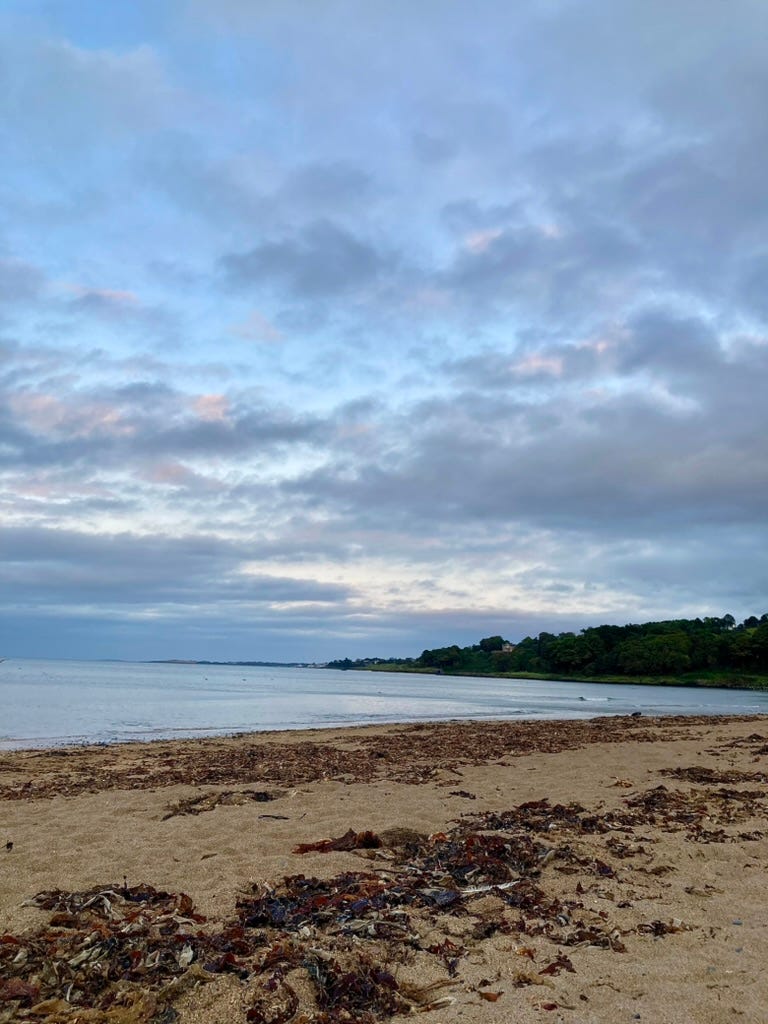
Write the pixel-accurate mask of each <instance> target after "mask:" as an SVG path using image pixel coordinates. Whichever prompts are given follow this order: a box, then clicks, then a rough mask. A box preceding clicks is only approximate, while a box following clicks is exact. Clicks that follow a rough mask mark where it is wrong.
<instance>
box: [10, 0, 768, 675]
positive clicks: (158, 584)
mask: <svg viewBox="0 0 768 1024" xmlns="http://www.w3.org/2000/svg"><path fill="white" fill-rule="evenodd" d="M767 103H768V5H767V4H766V3H765V0H731V3H729V4H725V3H721V2H719V0H676V2H675V3H672V4H670V3H669V2H668V0H622V2H621V3H616V2H615V0H518V2H515V3H512V4H510V3H503V2H501V0H476V2H475V3H473V4H471V5H470V4H467V3H464V2H460V0H440V2H436V0H434V2H433V0H419V2H417V3H414V2H413V0H386V2H384V0H381V2H370V3H363V4H361V3H359V2H357V0H304V2H300V0H259V2H258V3H254V2H252V0H215V2H213V0H159V2H158V0H110V2H109V3H105V2H104V0H50V2H44V0H5V2H4V3H3V5H2V12H1V13H0V124H2V136H1V137H2V161H1V162H0V655H5V656H28V657H34V656H48V657H117V658H130V657H136V658H164V657H189V658H218V659H244V658H252V659H278V660H315V659H317V660H322V659H326V658H329V657H341V656H344V655H349V656H352V657H357V656H365V655H382V656H388V655H397V654H418V653H419V652H420V651H421V649H422V648H423V647H433V646H437V645H441V644H444V643H452V642H459V643H462V644H463V643H470V642H474V641H476V640H477V639H478V638H479V637H481V636H486V635H489V634H493V633H498V632H500V633H502V634H503V635H504V636H506V637H508V638H510V639H513V640H514V639H518V638H520V637H521V636H522V635H525V634H526V633H529V632H538V631H539V630H541V629H550V630H554V631H558V630H560V629H566V628H574V627H576V628H578V627H580V626H584V625H588V624H595V623H598V622H627V621H632V620H635V621H637V620H644V619H648V618H656V617H669V616H682V615H685V616H689V615H690V616H695V615H704V614H718V615H721V614H724V613H726V612H730V613H732V614H734V615H735V616H736V617H737V618H741V617H743V616H745V615H747V614H752V613H757V614H761V613H762V612H764V611H766V610H767V609H768V560H767V558H766V550H767V549H768V543H767V542H768V537H767V534H768V529H767V528H766V519H767V518H768V517H767V516H766V510H767V509H768V326H767V324H766V318H767V317H768V175H766V165H767V164H768V120H767V119H766V107H767Z"/></svg>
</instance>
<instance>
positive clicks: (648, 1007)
mask: <svg viewBox="0 0 768 1024" xmlns="http://www.w3.org/2000/svg"><path fill="white" fill-rule="evenodd" d="M766 777H768V718H765V717H754V716H751V717H748V718H747V717H745V718H657V719H644V718H639V719H634V718H603V719H594V720H592V721H590V722H560V723H552V722H527V723H526V722H523V723H510V722H504V723H486V722H483V723H441V724H436V725H417V726H390V727H375V728H374V727H363V728H357V729H346V730H315V731H306V732H296V733H268V734H257V735H249V736H238V737H232V738H215V739H209V740H190V741H168V742H166V741H160V742H156V743H151V744H126V745H118V746H97V747H82V748H71V749H64V750H45V751H39V750H34V751H17V752H7V753H4V754H2V755H0V935H1V936H3V937H4V944H3V943H0V1021H5V1020H16V1019H18V1020H22V1019H31V1020H51V1021H59V1020H61V1021H66V1020H69V1021H71V1022H72V1024H75V1022H76V1021H81V1020H82V1021H105V1022H106V1021H112V1022H114V1024H120V1022H122V1021H126V1022H129V1021H130V1022H135V1024H141V1022H143V1021H149V1020H152V1019H153V1018H154V1019H156V1020H158V1021H159V1020H163V1021H170V1020H173V1019H178V1020H179V1021H180V1022H181V1024H184V1022H190V1024H192V1022H203V1021H210V1022H213V1024H216V1022H222V1024H223V1022H225V1021H226V1022H229V1021H238V1020H239V1021H245V1020H246V1016H247V1013H248V1011H249V1009H250V1011H251V1019H252V1020H255V1021H257V1022H258V1021H265V1022H269V1024H278V1022H279V1021H281V1020H283V1019H285V1020H287V1019H292V1020H294V1021H303V1022H309V1021H312V1020H323V1019H325V1020H328V1021H341V1020H345V1019H346V1020H365V1019H366V1017H365V1014H366V1013H368V1012H370V1013H372V1016H371V1017H370V1019H371V1020H387V1019H395V1020H397V1019H404V1013H405V1011H406V1010H407V1009H408V1007H409V1006H411V1007H413V1008H414V1009H418V1010H422V1009H423V1006H424V1005H425V1004H426V1005H429V1004H430V1002H432V1003H437V1005H436V1006H435V1007H434V1008H433V1009H428V1010H426V1011H424V1016H423V1018H422V1019H423V1020H424V1021H425V1024H427V1022H430V1021H433V1022H435V1024H449V1022H457V1021H462V1022H463V1024H475V1022H478V1024H479V1022H480V1021H483V1022H488V1024H492V1022H500V1021H520V1022H529V1021H541V1020H545V1021H566V1022H574V1024H575V1022H601V1024H602V1022H606V1021H610V1022H612V1024H613V1022H621V1021H628V1022H629V1021H634V1020H640V1021H654V1022H656V1024H663V1022H669V1024H679V1022H682V1021H696V1022H699V1024H710V1022H711V1024H715V1022H717V1024H719V1022H723V1021H728V1020H739V1021H745V1022H752V1021H754V1022H758V1021H765V1020H766V1019H768V1018H766V1011H765V1007H766V1006H768V981H766V978H765V971H764V963H765V957H766V953H767V952H768V942H766V937H767V936H768V896H766V891H767V890H766V867H765V866H766V854H768V838H766V836H765V835H764V834H763V833H764V832H765V833H768V826H767V824H766V810H767V809H768V789H767V788H766V784H765V783H766ZM659 787H663V788H659ZM532 802H534V803H532ZM558 805H559V807H558ZM349 830H352V831H353V833H357V834H360V833H363V832H365V831H370V832H372V833H374V835H375V837H376V839H377V841H380V842H381V845H380V846H376V847H375V848H370V849H366V848H360V849H350V850H332V851H330V852H321V851H314V852H309V853H305V854H300V853H296V852H294V851H295V848H296V847H297V846H298V845H299V844H312V843H316V842H318V841H320V840H323V839H327V838H336V837H340V836H342V835H344V834H345V833H347V832H348V831H349ZM361 842H362V839H361ZM6 843H10V844H12V846H11V848H9V849H5V848H4V847H5V844H6ZM350 843H353V840H348V845H349V844H350ZM300 873H301V874H303V875H305V876H307V877H308V878H309V877H315V878H317V879H318V880H319V882H318V883H317V884H316V885H315V888H314V889H313V890H312V891H313V893H314V894H315V897H316V898H315V902H314V903H313V904H312V908H313V909H312V910H311V912H309V911H307V913H306V915H305V916H304V917H303V918H302V917H301V916H300V915H299V914H298V912H297V915H296V916H294V918H293V919H291V917H290V915H289V916H288V918H286V919H285V920H277V919H276V918H275V919H273V920H270V919H269V913H272V912H273V910H274V906H276V905H277V903H279V904H280V906H282V907H285V906H289V905H290V906H295V902H296V901H295V899H294V900H293V903H291V899H292V894H293V896H294V897H295V892H296V884H297V883H296V882H295V880H294V881H291V882H290V883H288V884H287V885H286V884H285V883H284V882H283V880H284V878H285V877H286V876H288V877H289V878H294V876H296V875H298V874H300ZM349 873H356V874H354V875H350V874H349ZM142 885H144V886H153V887H155V888H156V889H158V890H164V891H167V892H168V893H171V894H178V893H187V894H188V895H189V897H190V898H191V901H192V903H193V904H194V908H195V911H196V912H197V913H198V914H199V915H203V916H204V917H205V918H206V920H205V921H197V920H192V919H190V920H189V922H187V917H188V915H187V914H186V911H185V912H184V913H181V912H180V911H179V912H177V913H176V917H177V918H178V919H179V920H178V921H176V923H175V924H172V925H167V926H164V927H166V932H168V933H169V934H170V932H169V928H170V929H171V930H173V929H174V928H175V929H176V932H175V933H174V934H173V935H172V936H171V937H170V938H168V939H167V940H166V939H164V940H163V941H167V942H168V943H170V944H171V945H170V947H169V948H171V947H172V956H173V957H175V958H176V960H169V961H168V962H169V963H170V964H171V966H170V967H169V968H168V970H169V972H170V973H169V974H168V973H167V974H166V976H164V977H163V978H162V979H159V980H158V978H157V977H156V976H155V974H154V973H153V970H154V968H151V963H152V961H151V960H150V961H148V963H150V967H146V965H145V964H144V962H143V961H141V959H140V956H139V954H136V956H135V958H134V961H133V967H132V968H131V969H132V970H133V971H134V973H133V975H131V976H130V977H128V974H126V973H125V972H126V971H127V968H125V967H124V966H123V967H115V966H114V965H112V966H111V967H109V966H108V956H107V952H106V950H107V944H106V939H105V940H104V943H105V944H104V950H105V952H104V954H103V955H102V956H101V958H100V959H99V960H98V964H100V965H101V966H98V965H97V966H93V965H92V966H91V968H88V961H87V957H86V960H85V961H84V966H83V965H80V966H79V967H77V968H76V970H82V971H86V972H87V971H88V970H91V971H92V972H95V974H98V973H99V972H101V974H102V975H104V976H105V977H106V975H107V974H108V973H109V971H111V974H109V977H110V978H111V979H112V980H113V981H114V978H115V977H118V978H119V977H120V971H121V970H122V971H123V972H124V974H125V977H126V978H127V980H120V981H119V983H117V987H116V988H115V990H114V991H115V993H117V995H114V993H113V996H114V998H113V996H108V997H105V995H104V993H105V992H107V991H108V990H109V986H107V985H106V983H105V984H103V985H102V984H101V982H100V983H99V984H100V985H101V989H100V996H99V998H100V999H101V1003H94V1002H93V1001H92V1002H91V1003H89V1002H88V1000H87V999H86V998H85V995H83V996H82V998H81V997H79V996H78V994H77V993H78V988H77V985H75V986H74V989H70V991H69V996H70V999H72V1000H73V1001H76V1000H77V999H78V998H81V1006H80V1008H72V1009H71V1008H70V1007H69V1004H67V1003H66V1002H65V1001H63V999H64V995H66V992H59V993H56V992H54V991H53V988H52V987H51V984H50V983H46V984H42V985H41V984H40V982H39V977H38V975H39V973H40V971H39V969H38V968H39V964H38V966H37V967H35V964H34V963H33V961H34V956H38V954H39V955H40V956H42V955H43V954H42V953H39V950H41V949H42V948H43V945H42V944H40V943H38V945H35V941H37V940H35V935H41V936H45V935H47V936H48V937H49V938H48V945H47V946H46V947H45V948H46V949H47V950H49V951H50V950H51V949H53V948H54V947H56V945H57V943H59V945H61V944H62V943H63V946H62V948H64V946H66V944H67V943H71V942H74V941H75V939H74V938H72V937H73V936H74V937H75V938H76V937H77V936H78V935H80V934H82V935H83V936H87V935H90V936H91V938H90V939H89V940H88V941H89V942H90V943H91V945H93V943H94V941H96V940H95V939H94V938H93V936H95V935H101V936H102V937H103V936H105V935H107V932H109V930H110V929H112V930H113V931H114V930H115V929H118V928H122V929H123V931H126V932H127V931H129V930H130V929H129V926H128V924H124V923H123V922H125V921H127V922H128V923H129V924H130V920H131V917H130V914H128V912H127V911H126V909H125V908H126V906H129V907H131V906H134V905H136V904H134V903H131V897H132V896H133V897H135V896H136V893H137V892H139V891H140V890H139V889H138V888H137V887H139V886H142ZM126 886H127V888H125V887H126ZM345 886H346V889H345ZM494 886H499V887H498V888H495V887H494ZM96 887H101V888H102V889H104V890H105V891H107V892H111V893H112V895H110V896H108V897H105V898H104V899H103V900H102V901H101V903H99V904H96V905H94V904H91V906H90V908H85V909H84V910H80V909H79V905H76V903H77V901H75V903H72V901H71V900H70V902H69V904H67V907H68V909H67V911H66V914H68V915H69V916H68V917H66V915H65V917H66V919H65V917H62V916H61V915H62V911H61V907H63V906H64V904H65V903H66V899H67V898H66V897H57V898H58V899H59V903H60V904H61V906H59V905H58V904H57V907H58V909H57V907H54V906H49V907H48V909H42V908H40V907H39V906H30V905H25V901H28V900H29V899H30V897H34V896H35V895H36V894H38V893H40V892H43V891H49V890H63V891H64V892H65V893H77V892H83V891H87V890H92V889H95V888H96ZM475 889H481V890H482V891H481V892H479V893H478V892H474V891H473V890H475ZM372 892H375V893H377V894H379V895H378V896H377V899H378V904H377V903H376V900H375V899H372V897H371V893H372ZM121 893H122V895H121ZM265 894H267V896H268V899H267V900H265ZM318 894H319V895H318ZM361 894H362V895H361ZM395 897H396V898H395ZM269 899H272V903H269ZM238 900H240V901H241V902H242V903H243V906H241V908H240V910H237V909H236V902H237V901H238ZM275 900H277V903H275ZM452 900H453V901H454V902H451V901H452ZM110 901H111V902H110ZM280 901H282V902H280ZM48 902H49V904H50V903H51V900H50V899H49V901H48ZM82 902H83V900H80V903H82ZM305 904H306V900H305ZM102 905H103V907H104V908H106V909H104V910H103V911H101V910H99V908H100V907H101V906H102ZM150 905H151V901H150V904H147V906H148V907H150ZM352 905H354V908H355V909H354V912H351V911H349V910H348V909H347V908H348V906H352ZM142 906H143V904H142ZM176 906H177V907H178V906H180V904H176ZM158 907H160V903H158ZM270 907H271V908H272V910H270V909H269V908H270ZM161 909H162V908H161ZM304 910H306V906H305V908H304ZM304 910H302V912H301V913H304ZM97 912H98V913H103V914H104V915H105V917H104V920H103V921H102V919H101V918H98V919H97V918H94V916H93V915H94V914H97ZM149 912H150V911H149V910H148V911H147V913H148V914H149ZM157 912H158V913H160V910H158V911H157ZM57 913H58V915H59V917H58V918H55V917H54V915H56V914H57ZM291 913H293V911H291ZM88 915H91V916H90V917H89V916H88ZM355 915H357V916H355ZM97 917H98V915H97ZM52 919H53V920H54V924H53V926H52V925H51V921H52ZM142 920H143V919H142ZM163 920H164V921H166V920H167V918H163ZM57 921H58V923H56V922H57ZM179 921H180V922H181V923H179ZM116 922H117V923H116ZM185 922H187V923H185ZM248 922H250V923H248ZM152 927H154V925H153V926H152ZM235 927H236V928H239V929H240V933H242V935H243V936H244V938H243V939H242V942H241V943H240V945H237V944H236V946H237V950H239V952H236V954H233V956H234V958H235V960H236V961H237V964H236V965H235V966H234V967H233V965H232V963H231V962H230V965H229V968H227V970H226V971H224V969H223V967H222V963H223V961H222V962H220V963H219V968H220V970H219V972H214V971H208V970H206V966H205V965H206V964H208V965H209V966H213V965H214V962H213V960H212V959H211V957H212V956H213V954H212V953H210V949H209V946H205V952H204V944H205V943H206V942H208V939H207V938H205V936H215V935H217V934H222V933H225V934H230V935H231V934H234V932H232V931H231V929H232V928H235ZM52 928H53V931H52V930H51V929H52ZM137 928H138V925H136V926H134V930H136V929H137ZM78 929H80V931H78ZM228 929H229V930H230V931H229V932H228ZM150 931H151V929H150ZM161 932H162V928H160V931H158V932H157V934H158V935H159V934H160V933H161ZM187 932H188V933H189V935H192V936H194V935H198V936H200V935H202V936H203V938H199V939H189V940H188V939H187V938H185V936H186V935H187ZM110 934H111V933H110ZM148 934H149V932H148ZM152 934H153V935H154V934H155V933H154V932H152ZM51 935H53V936H54V939H55V941H53V940H51V938H50V936H51ZM57 936H58V938H57ZM62 936H63V938H62ZM179 936H181V937H179ZM9 937H10V938H9ZM77 941H80V940H79V939H78V940H77ZM83 941H85V940H83ZM99 941H101V940H99ZM136 941H138V940H136ZM142 941H143V940H142ZM158 941H159V940H158ZM196 943H199V944H200V945H199V950H198V945H196ZM25 944H26V945H25ZM114 944H115V943H114V940H112V945H110V946H109V948H110V949H112V948H113V947H114ZM219 944H220V945H221V943H219ZM11 947H12V949H13V954H14V955H13V957H11V956H10V951H11ZM27 947H28V954H24V955H22V956H21V958H19V954H18V952H17V951H18V950H19V949H26V948H27ZM67 948H69V949H70V952H71V948H78V949H79V948H80V947H77V946H75V947H72V946H69V947H67ZM83 948H86V947H83ZM88 948H91V947H90V946H89V947H88ZM233 948H234V947H233ZM185 949H188V950H189V951H190V952H189V953H187V954H185V953H184V950H185ZM35 951H37V952H35ZM33 953H34V956H33ZM45 955H49V953H46V954H45ZM158 955H159V954H158ZM163 955H166V954H163ZM167 955H170V954H167ZM167 955H166V956H167ZM217 955H218V954H217ZM25 957H26V959H25ZM190 957H191V958H192V962H191V963H190V962H187V961H188V960H189V958H190ZM54 959H55V957H54ZM70 959H71V958H70ZM176 961H178V964H177V963H176ZM41 962H42V961H41ZM94 963H96V961H94ZM366 963H374V964H376V965H381V966H383V968H384V969H385V970H386V977H384V976H383V975H382V976H381V977H379V978H378V981H376V979H375V978H374V979H373V981H372V980H371V979H372V978H373V975H372V974H371V973H370V969H369V968H366V967H365V964H366ZM334 964H335V965H336V966H337V967H338V968H339V970H340V971H342V972H343V974H344V976H345V977H346V978H347V979H348V980H349V979H350V978H352V977H353V975H354V972H355V971H357V975H355V977H357V978H358V980H359V979H360V978H362V977H363V976H364V975H365V971H366V970H368V972H369V973H368V975H365V977H366V978H367V981H368V983H369V986H370V992H371V993H372V997H375V998H372V1001H371V1004H370V1007H367V1008H366V1005H365V1002H364V1000H363V1002H360V1003H357V1004H355V1006H354V1008H352V1009H349V1008H348V1007H347V1009H345V1005H347V1004H345V1003H344V998H343V997H342V996H340V995H339V993H340V992H341V990H342V989H343V985H337V986H336V988H334V987H333V985H332V981H333V977H334V975H333V971H334V970H335V969H336V968H335V967H334V966H333V965H334ZM361 965H362V966H361ZM235 967H236V968H237V969H235ZM134 968H135V970H134ZM36 970H37V971H38V973H37V974H36V973H35V971H36ZM72 970H75V968H72ZM222 972H223V973H222ZM361 972H362V973H361ZM129 973H130V972H129ZM185 975H186V976H187V978H186V982H185V984H184V985H179V984H176V987H175V988H169V985H168V982H169V978H171V980H173V979H174V978H175V979H179V978H184V977H185ZM93 976H95V975H93ZM11 978H15V979H18V980H19V983H21V982H23V983H24V984H25V985H27V986H28V988H26V989H23V988H19V987H18V986H17V987H16V988H13V987H10V988H9V987H8V986H9V984H10V979H11ZM389 978H391V979H393V980H394V981H393V984H391V983H390V981H389V980H388V979H389ZM329 979H330V980H329ZM382 979H383V980H382ZM337 980H338V979H337ZM49 981H50V979H49ZM92 981H93V977H91V981H88V980H87V979H86V981H85V982H83V985H82V989H81V991H82V992H85V991H86V989H87V988H88V985H90V984H91V982H92ZM374 982H375V983H374ZM438 982H445V983H446V984H445V985H443V986H441V987H436V988H434V989H433V990H431V991H430V992H426V993H425V992H424V991H423V989H424V986H425V985H427V984H430V983H438ZM3 985H5V986H6V988H5V989H3ZM377 985H378V988H377ZM46 986H47V987H46ZM323 986H325V987H323ZM96 987H98V986H96ZM420 989H421V991H420ZM73 992H74V995H73ZM142 992H147V993H149V994H150V996H151V998H149V997H148V998H147V1000H146V1001H144V1002H142V1001H141V998H139V994H140V993H142ZM337 997H338V999H337V1001H336V1002H335V1003H334V1002H333V999H336V998H337ZM379 997H380V998H379ZM142 998H143V997H142ZM361 998H362V997H361ZM110 999H112V1002H111V1003H110ZM377 999H378V1002H377V1001H376V1000H377ZM324 1000H325V1002H324ZM329 1000H330V1002H329ZM387 1000H389V1004H388V1006H389V1008H388V1009H386V1008H384V1009H382V1006H383V1004H384V1003H386V1001H387ZM89 1005H90V1006H94V1005H100V1006H101V1009H99V1010H93V1009H91V1010H88V1009H85V1007H87V1006H89ZM350 1005H351V1004H350ZM35 1007H38V1009H37V1010H36V1011H35V1012H33V1011H34V1009H35ZM281 1007H283V1008H284V1009H285V1013H282V1014H281V1012H280V1010H281ZM291 1013H292V1014H293V1016H292V1017H288V1016H286V1014H291ZM323 1013H326V1014H328V1016H326V1017H325V1018H323V1016H322V1014H323ZM174 1014H178V1018H176V1017H175V1016H174ZM345 1015H346V1016H345Z"/></svg>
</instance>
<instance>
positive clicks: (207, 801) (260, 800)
mask: <svg viewBox="0 0 768 1024" xmlns="http://www.w3.org/2000/svg"><path fill="white" fill-rule="evenodd" d="M280 796H284V793H280V792H278V793H269V792H267V791H266V790H261V789H241V790H233V789H225V790H221V791H220V792H218V793H205V794H203V795H202V796H193V797H187V798H185V799H183V800H177V801H176V803H174V804H170V805H169V806H168V812H167V814H164V815H163V818H162V820H163V821H167V820H168V819H169V818H175V817H177V816H178V815H182V814H203V813H204V812H205V811H212V810H213V809H214V808H216V807H220V806H225V807H241V806H242V805H243V804H248V803H257V804H265V803H268V802H269V801H270V800H276V799H277V798H278V797H280Z"/></svg>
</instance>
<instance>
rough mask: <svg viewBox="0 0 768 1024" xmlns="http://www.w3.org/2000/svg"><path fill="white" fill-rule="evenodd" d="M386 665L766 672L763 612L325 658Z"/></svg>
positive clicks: (767, 623) (485, 670)
mask: <svg viewBox="0 0 768 1024" xmlns="http://www.w3.org/2000/svg"><path fill="white" fill-rule="evenodd" d="M387 664H389V665H392V667H393V668H395V667H398V668H407V669H410V670H421V671H437V672H466V673H472V674H479V675H483V674H489V673H490V674H493V675H497V674H501V673H505V672H515V673H524V672H532V673H555V674H558V673H559V674H562V675H569V676H574V675H576V676H601V675H623V676H665V675H667V676H669V675H673V676H677V675H682V674H684V673H686V672H697V671H710V670H711V671H723V670H726V671H729V670H734V671H742V672H750V671H754V672H765V671H768V613H766V614H764V615H762V616H761V617H760V618H757V616H754V615H752V616H750V617H749V618H747V619H745V620H744V622H742V623H738V624H737V623H736V621H735V619H734V618H733V616H732V615H724V616H723V617H722V618H716V617H708V618H704V619H670V620H668V621H665V622H645V623H642V624H629V625H626V626H593V627H590V628H588V629H582V630H581V631H580V632H579V633H559V634H554V633H539V635H538V636H536V637H530V636H527V637H525V639H524V640H521V641H520V643H518V644H517V645H512V644H510V643H508V642H506V641H505V640H503V638H502V637H501V636H493V637H487V638H486V639H484V640H481V641H480V643H479V644H473V645H472V646H471V647H458V646H457V645H455V644H454V645H452V646H451V647H439V648H436V649H434V650H425V651H423V652H422V654H421V655H420V656H419V657H418V658H407V659H399V660H398V659H394V658H388V659H383V658H367V659H365V660H363V661H350V659H349V658H345V659H343V660H342V661H336V662H331V663H330V665H329V667H330V668H371V667H377V666H382V667H383V666H384V665H387Z"/></svg>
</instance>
